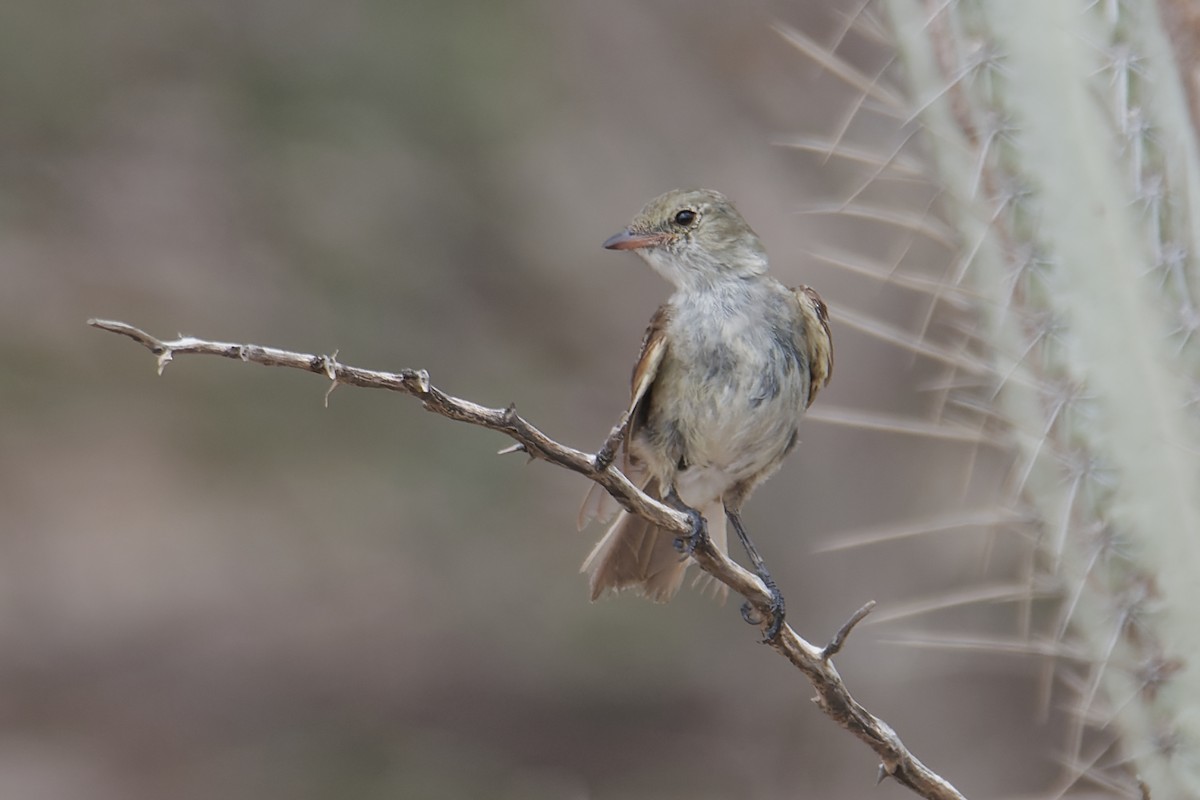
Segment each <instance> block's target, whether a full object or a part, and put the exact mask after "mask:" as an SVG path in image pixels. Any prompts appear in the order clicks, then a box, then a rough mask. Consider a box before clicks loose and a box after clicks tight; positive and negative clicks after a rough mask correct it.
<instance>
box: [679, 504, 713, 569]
mask: <svg viewBox="0 0 1200 800" xmlns="http://www.w3.org/2000/svg"><path fill="white" fill-rule="evenodd" d="M681 510H682V511H683V512H684V513H685V514H687V515H688V520H689V521H690V522H691V527H692V530H691V532H690V533H685V534H683V535H682V536H679V537H677V538H676V539H675V549H676V550H678V551H679V553H680V554H681V555H682V556H683V558H684V559H688V558H691V556H692V553H695V552H696V548H697V547H699V546H700V545H701V544H703V543H705V542H707V541H708V523H706V522H705V521H704V517H703V516H701V515H700V512H699V511H697V510H695V509H694V508H686V507H685V508H683V509H681Z"/></svg>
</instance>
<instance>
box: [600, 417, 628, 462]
mask: <svg viewBox="0 0 1200 800" xmlns="http://www.w3.org/2000/svg"><path fill="white" fill-rule="evenodd" d="M628 429H629V412H628V411H626V412H625V413H624V414H622V415H621V419H620V420H618V421H617V424H616V425H614V426H613V429H612V430H611V431H610V432H609V434H608V438H607V439H605V440H604V444H602V445H600V449H599V450H597V451H596V456H595V458H593V459H592V466H593V467H595V469H596V471H597V472H604V470H606V469H608V465H609V464H611V463H612V462H613V459H614V458H616V455H617V448H618V447H620V446H621V440H622V439H624V438H625V431H626V430H628Z"/></svg>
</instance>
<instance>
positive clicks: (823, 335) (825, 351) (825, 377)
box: [792, 286, 833, 407]
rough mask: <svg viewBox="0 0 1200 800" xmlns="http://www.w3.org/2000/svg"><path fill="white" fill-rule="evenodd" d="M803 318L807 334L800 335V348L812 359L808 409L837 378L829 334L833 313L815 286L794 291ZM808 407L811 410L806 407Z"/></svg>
mask: <svg viewBox="0 0 1200 800" xmlns="http://www.w3.org/2000/svg"><path fill="white" fill-rule="evenodd" d="M792 294H793V295H795V297H796V304H797V305H798V306H799V308H800V318H801V319H803V320H804V329H803V331H797V337H796V338H797V341H796V344H797V346H799V347H803V349H804V352H805V354H806V355H807V356H808V371H809V384H808V405H812V401H813V400H815V399H816V398H817V392H819V391H821V390H822V389H824V388H825V387H826V386H828V385H829V378H830V376H831V375H833V337H832V336H831V335H830V333H829V309H828V308H827V307H826V306H825V301H824V300H822V299H821V295H819V294H817V290H816V289H813V288H812V287H811V286H799V287H797V288H795V289H792ZM806 407H807V406H806Z"/></svg>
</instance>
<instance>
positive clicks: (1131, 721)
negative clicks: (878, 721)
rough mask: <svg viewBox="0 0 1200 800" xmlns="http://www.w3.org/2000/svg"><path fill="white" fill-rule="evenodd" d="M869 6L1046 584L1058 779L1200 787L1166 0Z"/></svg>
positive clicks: (1187, 275)
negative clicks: (951, 245)
mask: <svg viewBox="0 0 1200 800" xmlns="http://www.w3.org/2000/svg"><path fill="white" fill-rule="evenodd" d="M883 4H884V6H885V8H886V13H887V17H888V18H889V19H890V22H891V26H892V30H893V32H894V35H895V41H896V46H897V48H898V52H899V54H900V60H901V62H902V68H903V74H904V76H905V79H906V80H907V84H908V88H909V96H910V98H911V101H912V104H913V115H914V119H916V120H917V121H919V123H920V124H921V125H922V126H923V127H924V129H925V142H924V145H925V151H926V153H927V154H928V157H929V161H930V162H931V164H932V166H933V168H934V171H935V173H936V179H937V180H938V181H939V182H940V183H941V184H942V185H943V186H944V187H945V193H944V194H943V198H944V202H943V203H942V206H941V212H942V213H943V214H944V215H945V218H946V219H947V220H948V221H950V222H951V223H952V224H953V225H954V226H955V227H956V228H957V230H958V232H959V235H960V239H961V244H962V250H961V255H960V257H959V261H958V262H957V267H956V269H955V270H953V275H952V277H951V278H950V282H951V284H953V285H949V286H947V291H948V292H949V291H952V290H956V289H963V288H965V289H967V290H968V292H969V294H970V295H971V296H973V297H974V298H975V308H974V315H975V321H976V322H975V324H976V328H975V330H973V331H971V332H969V334H968V335H969V336H970V339H971V347H972V349H973V351H974V352H975V353H976V354H977V355H978V356H979V357H980V358H982V359H985V360H986V362H987V363H988V364H989V365H990V369H989V371H988V372H989V374H990V375H991V376H992V378H993V380H992V381H991V385H989V386H986V387H982V388H981V389H979V390H978V395H979V396H981V397H982V399H983V400H984V401H986V402H987V403H988V404H989V410H990V412H991V413H992V414H993V415H994V416H995V417H997V418H999V419H1001V420H1002V422H1003V427H1004V429H1005V430H1006V432H1007V436H1008V438H1009V441H1010V443H1011V447H1012V448H1013V451H1014V454H1015V462H1016V465H1017V466H1016V467H1015V468H1014V470H1013V475H1014V477H1013V481H1012V486H1011V487H1010V489H1011V493H1010V495H1009V496H1010V498H1011V500H1012V502H1014V503H1020V504H1021V505H1022V506H1023V507H1025V508H1026V509H1028V510H1029V511H1031V512H1032V517H1033V518H1034V519H1035V520H1036V523H1035V525H1036V526H1037V528H1038V530H1037V535H1036V540H1037V542H1038V547H1039V557H1038V560H1039V564H1040V568H1041V569H1043V570H1044V571H1045V572H1046V573H1047V574H1048V575H1050V576H1052V580H1053V581H1054V583H1055V584H1056V586H1057V588H1058V592H1059V598H1060V600H1059V604H1058V606H1057V609H1056V610H1057V613H1056V614H1055V615H1054V619H1053V621H1052V622H1051V624H1050V630H1048V631H1046V632H1047V633H1048V634H1051V635H1053V636H1054V637H1055V638H1056V640H1057V641H1058V642H1060V643H1061V647H1060V650H1061V651H1063V652H1066V651H1067V650H1068V649H1069V650H1070V652H1071V654H1072V659H1071V664H1073V665H1074V666H1073V667H1071V666H1069V665H1068V666H1065V667H1064V668H1066V669H1072V668H1074V669H1076V670H1077V671H1076V672H1075V673H1074V675H1075V677H1076V678H1077V679H1078V680H1076V681H1075V682H1074V683H1073V684H1072V688H1073V690H1074V691H1075V692H1077V700H1076V702H1075V703H1074V706H1075V708H1076V717H1077V719H1078V721H1079V726H1078V728H1077V731H1076V733H1075V734H1074V736H1073V742H1072V747H1071V750H1072V754H1073V756H1074V761H1075V764H1074V771H1073V775H1072V777H1083V776H1085V775H1086V776H1089V777H1093V778H1098V779H1099V780H1101V781H1102V782H1103V783H1104V784H1105V785H1107V786H1109V787H1110V788H1112V789H1114V790H1116V791H1118V792H1120V793H1123V794H1130V795H1133V796H1137V794H1138V791H1139V790H1138V789H1137V788H1136V787H1137V786H1138V782H1139V781H1141V782H1143V788H1142V789H1141V790H1140V791H1141V792H1147V791H1148V792H1149V793H1150V794H1152V796H1153V797H1155V798H1159V797H1163V798H1183V797H1200V435H1198V428H1200V425H1198V420H1200V266H1198V263H1197V262H1198V259H1200V163H1198V153H1197V142H1196V134H1195V130H1194V127H1193V122H1192V117H1191V115H1190V113H1189V103H1188V96H1187V90H1186V85H1185V82H1184V79H1183V78H1182V77H1181V70H1180V69H1179V67H1178V66H1177V59H1176V57H1175V53H1174V52H1173V50H1172V46H1171V42H1170V40H1169V38H1168V36H1167V33H1166V32H1165V30H1164V27H1163V22H1162V17H1161V16H1160V10H1159V8H1158V7H1156V5H1155V3H1154V2H1152V0H1105V1H1104V2H1096V1H1095V0H1092V1H1091V2H1089V0H1004V2H995V1H994V0H993V1H992V2H988V0H945V2H920V0H883ZM1080 665H1082V666H1081V667H1080ZM1060 691H1061V690H1060ZM1088 727H1091V728H1104V729H1105V730H1106V731H1108V732H1111V733H1112V734H1113V735H1114V737H1115V744H1116V745H1117V747H1116V748H1115V749H1112V748H1110V747H1109V745H1111V744H1113V743H1114V742H1109V743H1106V744H1104V745H1100V744H1098V743H1097V742H1096V741H1095V740H1094V739H1093V738H1092V737H1088V736H1085V735H1084V730H1085V729H1086V728H1088Z"/></svg>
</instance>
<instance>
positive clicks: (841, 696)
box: [88, 319, 965, 800]
mask: <svg viewBox="0 0 1200 800" xmlns="http://www.w3.org/2000/svg"><path fill="white" fill-rule="evenodd" d="M88 324H89V325H91V326H92V327H95V328H100V329H101V330H105V331H110V332H111V333H118V334H121V335H122V336H128V337H129V338H130V339H133V340H134V341H135V342H137V343H138V344H140V345H142V346H143V347H145V348H147V349H148V350H150V352H152V353H154V355H155V356H157V357H158V371H159V374H162V371H163V369H164V368H165V367H166V365H167V364H168V363H170V362H171V361H172V360H173V358H174V357H175V356H177V355H182V354H190V353H196V354H201V355H213V356H222V357H224V358H232V359H238V360H240V361H247V362H250V363H254V364H261V365H263V366H268V367H291V368H292V369H300V370H304V371H306V372H313V373H316V374H318V375H324V376H325V377H326V378H327V379H329V380H330V381H332V385H331V386H330V388H329V391H330V392H332V391H333V389H335V388H336V387H337V386H339V385H348V386H360V387H363V388H368V389H390V390H391V391H394V392H402V393H404V394H409V395H412V396H414V397H416V398H417V399H419V400H420V401H421V404H422V405H424V407H425V409H426V410H427V411H432V412H434V413H435V414H440V415H441V416H443V417H448V418H450V419H453V420H457V421H459V422H466V423H469V424H471V425H479V426H481V427H484V428H489V429H491V430H494V431H499V432H500V433H504V434H507V435H508V436H510V437H512V438H513V440H514V441H516V443H517V444H516V445H515V446H513V447H511V448H508V449H507V450H505V451H501V452H525V453H528V454H529V456H530V457H532V458H537V459H541V460H542V461H547V462H549V463H551V464H557V465H558V466H560V467H564V468H566V469H569V470H571V471H573V472H577V473H579V474H580V475H583V476H584V477H585V478H588V479H589V480H592V481H595V482H596V483H598V484H600V485H601V486H603V487H604V488H605V489H606V490H607V491H608V493H609V494H611V495H612V496H613V497H614V498H616V500H617V501H618V502H619V503H620V504H621V505H622V506H624V507H625V508H626V509H627V510H629V511H630V512H631V513H634V514H637V515H639V516H641V517H644V518H645V519H647V520H650V521H651V522H653V523H654V524H656V525H659V526H661V527H663V528H667V529H669V530H672V531H675V532H677V533H679V534H681V535H683V534H686V533H688V532H689V531H690V525H689V522H688V518H687V516H686V515H685V514H683V513H681V512H679V511H676V510H674V509H672V508H669V507H668V506H665V505H663V504H662V503H660V502H658V501H657V500H654V499H653V498H651V497H649V496H648V495H646V494H645V493H643V492H642V491H641V490H640V489H638V488H637V487H636V486H634V485H633V484H632V483H630V481H629V479H628V478H626V477H625V475H624V474H623V473H622V472H621V471H620V470H619V469H617V468H616V467H615V466H612V465H611V464H610V463H606V461H607V460H606V459H603V458H602V459H601V460H600V466H601V467H602V468H597V463H596V459H595V456H593V455H592V454H589V453H585V452H583V451H581V450H576V449H574V448H571V447H567V446H565V445H562V444H559V443H558V442H556V441H554V440H553V439H551V438H550V437H548V436H546V434H544V433H542V432H541V431H540V430H538V429H537V428H535V427H534V426H533V425H531V424H529V422H527V421H526V420H525V419H524V418H522V417H521V416H520V415H519V414H517V412H516V409H515V408H514V407H513V406H509V407H508V408H505V409H497V408H487V407H485V406H481V405H477V404H476V403H472V402H470V401H468V400H461V399H459V398H457V397H452V396H450V395H448V394H445V393H444V392H442V391H441V390H439V389H438V388H437V387H435V386H434V385H433V384H432V383H430V381H429V373H427V372H426V371H425V370H412V369H406V370H401V371H400V372H378V371H375V370H368V369H361V368H359V367H352V366H350V365H348V364H342V363H340V362H339V361H338V360H337V357H336V353H335V354H334V355H312V354H308V353H295V352H292V351H289V350H280V349H277V348H274V347H262V346H259V345H254V344H232V343H229V342H213V341H208V340H205V339H197V338H194V337H191V336H181V337H180V338H178V339H175V340H174V341H163V340H161V339H157V338H155V337H153V336H151V335H150V334H148V333H146V332H145V331H143V330H140V329H138V328H135V327H133V326H132V325H128V324H126V323H124V322H113V321H109V320H100V319H92V320H88ZM326 399H328V393H326ZM692 557H693V558H694V559H695V560H696V563H697V564H699V566H700V568H701V569H703V570H704V571H705V572H707V573H708V574H709V575H712V576H713V577H714V578H716V579H717V580H719V581H720V582H721V583H723V584H725V585H726V586H728V587H729V588H730V589H732V590H733V591H735V592H737V593H738V594H740V595H741V596H742V597H744V598H746V601H747V602H748V603H749V604H750V605H751V606H753V607H754V608H755V609H756V610H757V611H758V612H759V618H760V619H761V620H762V621H763V622H762V624H763V626H764V627H765V625H766V624H767V622H769V621H770V618H771V615H770V613H769V609H770V605H771V596H770V594H768V592H767V590H766V587H765V586H763V584H762V582H761V581H760V580H759V579H758V577H757V576H756V575H754V574H753V573H751V572H749V571H748V570H746V569H743V568H742V567H741V566H739V565H738V564H737V563H735V562H734V561H732V560H731V559H730V558H729V557H728V556H727V555H725V554H724V553H723V552H721V551H720V550H718V549H716V548H715V547H713V545H712V543H711V542H709V541H703V542H702V543H701V544H700V545H699V546H698V547H697V548H696V550H695V552H694V553H693V554H692ZM873 605H874V603H873V602H872V603H868V604H867V605H865V606H863V607H862V608H861V609H859V610H858V611H857V612H856V613H855V614H854V615H853V616H852V617H850V619H849V620H847V621H846V623H844V624H843V625H842V627H841V629H840V630H838V632H837V634H836V635H835V637H834V638H833V640H832V641H831V642H830V643H829V644H828V645H826V646H825V647H817V646H816V645H814V644H812V643H810V642H809V641H807V640H806V639H804V638H803V637H801V636H800V635H799V634H798V633H796V632H795V631H794V630H793V629H792V628H791V626H790V625H787V624H786V623H785V624H784V626H783V629H782V630H781V631H780V633H779V635H778V636H777V637H775V639H774V640H773V641H771V642H769V643H768V644H769V646H770V647H771V649H773V650H775V652H777V653H779V654H780V655H782V656H783V657H784V658H786V659H787V660H788V661H790V662H791V663H792V664H793V665H794V666H795V667H796V668H797V669H799V670H800V671H801V672H803V673H804V675H805V677H807V678H808V680H809V682H810V683H811V684H812V686H813V688H814V689H815V690H816V692H817V695H816V697H814V698H813V702H815V703H816V704H817V705H818V706H819V707H820V708H821V710H822V711H824V712H825V713H826V714H827V715H828V716H830V717H832V718H833V719H834V720H835V721H836V722H837V723H838V724H839V725H841V726H842V727H843V728H845V729H847V730H849V731H850V732H851V733H853V734H854V735H855V736H857V737H858V738H859V739H861V740H862V741H864V742H865V743H866V744H867V745H868V746H869V747H870V748H871V749H872V750H874V751H875V753H876V755H878V756H879V759H880V765H879V775H880V779H881V780H882V778H884V777H887V776H891V777H892V778H894V779H895V780H896V781H898V782H899V783H901V784H903V785H904V786H907V787H908V788H910V789H912V790H913V791H914V792H916V793H917V794H918V795H920V796H921V797H924V798H926V799H927V800H965V798H964V797H963V795H962V794H960V793H959V792H958V790H956V789H955V788H954V787H953V786H951V785H950V783H949V782H948V781H946V780H945V779H943V778H942V777H941V776H939V775H938V774H937V773H935V772H933V771H932V770H930V769H929V768H928V767H926V766H925V765H924V764H922V763H921V762H920V761H919V760H918V759H917V757H916V756H914V755H913V754H912V753H910V752H909V751H908V748H907V747H905V746H904V743H903V742H901V741H900V737H899V736H898V735H897V734H896V732H895V731H893V730H892V728H891V726H889V725H888V724H887V723H886V722H884V721H883V720H881V719H879V718H878V717H876V716H875V715H873V714H871V713H870V712H869V711H867V710H866V709H865V708H863V707H862V706H861V705H859V703H858V701H856V700H855V699H854V698H853V697H851V696H850V692H849V691H848V690H847V689H846V685H845V684H844V683H843V682H842V678H841V676H840V675H839V674H838V672H837V670H836V669H834V666H833V663H832V661H831V659H832V657H833V656H834V655H835V654H836V653H837V652H838V651H839V650H841V648H842V646H843V645H844V644H845V640H846V637H847V636H849V634H850V631H851V629H853V628H854V626H855V625H857V624H858V623H859V622H860V621H861V620H862V618H863V617H865V616H866V615H867V614H868V613H869V612H870V610H871V608H872V607H873Z"/></svg>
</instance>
